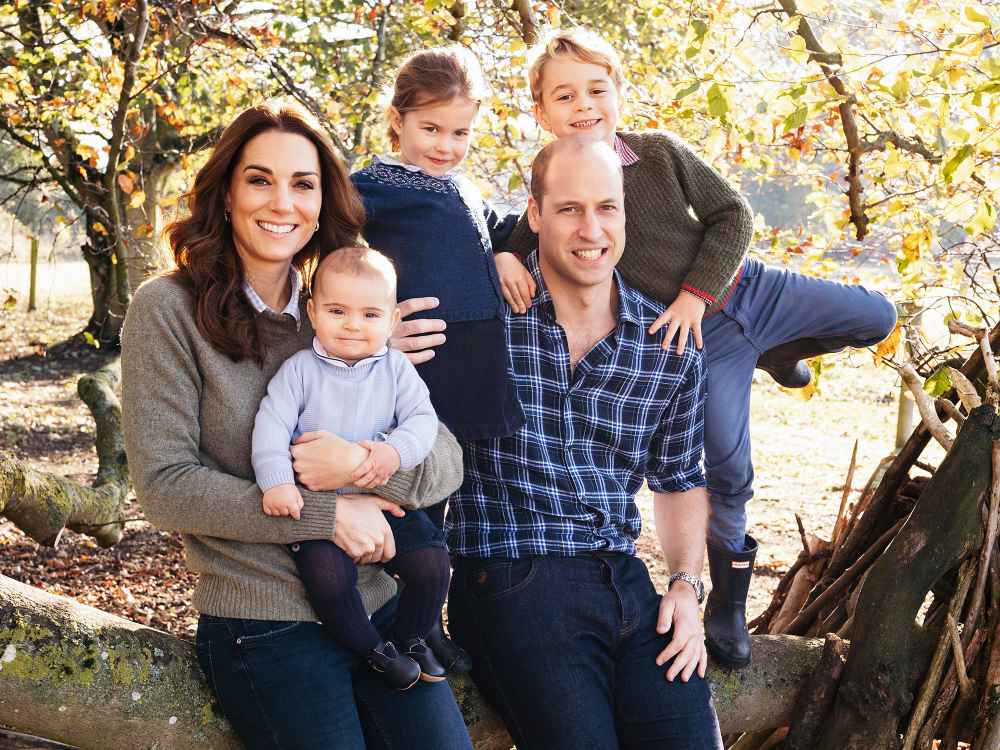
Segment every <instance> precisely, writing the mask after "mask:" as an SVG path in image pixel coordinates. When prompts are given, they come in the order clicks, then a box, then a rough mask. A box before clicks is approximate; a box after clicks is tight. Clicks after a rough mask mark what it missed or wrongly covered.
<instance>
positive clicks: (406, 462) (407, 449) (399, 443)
mask: <svg viewBox="0 0 1000 750" xmlns="http://www.w3.org/2000/svg"><path fill="white" fill-rule="evenodd" d="M385 442H387V443H388V444H389V445H391V446H392V447H393V448H395V449H396V453H398V454H399V468H400V470H401V471H406V470H407V469H412V468H413V467H414V466H416V465H417V464H418V463H420V456H419V455H418V454H417V446H416V445H414V441H413V440H410V439H407V437H406V436H403V435H400V434H399V432H398V431H397V432H394V433H392V434H391V435H389V438H388V439H387V440H386V441H385Z"/></svg>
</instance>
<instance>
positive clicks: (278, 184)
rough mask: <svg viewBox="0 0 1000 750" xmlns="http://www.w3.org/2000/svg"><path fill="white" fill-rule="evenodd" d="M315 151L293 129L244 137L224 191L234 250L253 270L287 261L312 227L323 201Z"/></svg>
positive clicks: (306, 237)
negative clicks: (245, 139) (227, 185)
mask: <svg viewBox="0 0 1000 750" xmlns="http://www.w3.org/2000/svg"><path fill="white" fill-rule="evenodd" d="M320 170H321V167H320V161H319V154H318V152H317V151H316V147H315V146H314V145H313V143H312V141H310V140H309V139H308V138H306V137H304V136H301V135H298V134H297V133H285V132H282V131H279V130H268V131H266V132H264V133H260V134H259V135H257V136H254V137H253V138H252V139H250V140H249V141H247V143H246V145H245V146H244V147H243V154H242V156H241V157H240V161H239V163H238V164H237V165H236V168H235V169H234V170H233V175H232V178H231V179H230V182H229V190H228V191H227V192H226V209H227V210H228V211H229V221H230V223H231V224H232V228H233V240H234V242H235V245H236V252H237V253H238V254H239V256H240V260H242V261H243V267H244V268H245V269H246V270H247V271H249V272H251V273H252V272H253V271H254V270H255V269H256V270H264V269H265V268H268V267H273V266H274V265H276V264H284V265H286V266H287V265H290V264H291V261H292V258H293V257H295V254H296V253H298V252H299V250H301V249H302V248H303V247H305V245H306V243H307V242H309V239H310V238H311V237H312V236H313V233H314V232H315V231H316V222H317V220H318V219H319V214H320V209H321V207H322V205H323V188H322V182H321V180H320Z"/></svg>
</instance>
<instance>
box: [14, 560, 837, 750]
mask: <svg viewBox="0 0 1000 750" xmlns="http://www.w3.org/2000/svg"><path fill="white" fill-rule="evenodd" d="M753 648H754V663H753V666H752V667H750V668H749V669H746V670H743V671H740V672H734V673H725V672H720V671H717V670H716V669H715V668H712V669H710V671H709V679H710V680H711V682H712V690H713V693H714V695H715V703H716V708H717V710H718V712H719V720H720V722H721V724H722V730H723V732H727V733H728V732H736V731H751V730H759V729H764V728H769V727H776V726H780V725H782V724H786V723H788V719H789V714H790V713H791V710H792V706H793V704H794V702H795V696H796V694H797V692H798V690H799V687H800V686H801V684H802V683H803V681H804V680H805V679H806V677H807V676H808V675H809V674H810V673H811V672H812V670H813V669H814V667H815V666H816V663H817V661H818V660H819V657H820V653H821V651H822V648H823V642H822V641H821V640H818V639H810V638H795V637H791V636H753ZM450 682H451V685H452V688H453V689H454V690H455V693H456V697H457V698H458V700H459V705H460V706H461V707H462V711H463V713H464V715H465V717H466V721H467V723H468V725H469V730H470V733H471V734H472V736H473V739H474V741H475V745H476V747H477V749H478V750H495V749H496V748H503V750H507V748H509V747H510V745H511V740H510V737H509V736H508V735H507V733H506V731H505V730H504V729H503V726H502V724H501V723H500V722H499V720H498V719H497V718H496V715H495V714H494V713H493V712H492V711H491V710H490V709H488V708H487V707H486V706H485V705H484V704H483V702H482V700H481V699H480V697H479V695H478V693H477V692H476V690H475V688H474V687H473V686H472V685H471V683H469V682H468V681H466V680H462V679H454V678H453V679H451V680H450ZM0 723H3V724H5V725H8V726H10V727H12V728H13V729H15V730H17V731H21V732H28V733H31V734H35V735H38V736H42V737H47V738H50V739H53V740H58V741H60V742H66V743H68V744H71V745H75V746H77V747H80V748H83V750H106V748H109V747H113V748H116V750H129V749H130V748H136V750H138V749H140V748H141V749H143V750H145V749H146V748H150V747H156V748H158V749H159V750H188V749H189V748H191V749H193V748H212V750H225V749H226V748H238V747H240V745H239V743H238V742H237V741H236V739H235V737H234V736H233V734H232V732H231V730H230V729H229V727H228V725H227V724H226V722H225V721H224V720H223V719H221V718H220V717H219V715H218V713H217V712H216V710H215V709H214V708H213V703H212V698H211V695H210V693H209V691H208V688H207V686H206V685H205V683H204V681H203V679H202V676H201V672H200V670H199V668H198V665H197V661H196V659H195V653H194V646H193V644H191V643H189V642H187V641H182V640H180V639H178V638H174V637H173V636H170V635H168V634H166V633H163V632H161V631H158V630H154V629H152V628H148V627H144V626H141V625H138V624H137V623H134V622H130V621H129V620H125V619H122V618H120V617H116V616H114V615H110V614H107V613H105V612H101V611H100V610H96V609H93V608H91V607H87V606H84V605H82V604H78V603H77V602H74V601H73V600H71V599H66V598H64V597H60V596H55V595H53V594H49V593H46V592H44V591H41V590H39V589H36V588H33V587H31V586H27V585H25V584H23V583H19V582H17V581H14V580H12V579H10V578H6V577H4V576H2V575H0Z"/></svg>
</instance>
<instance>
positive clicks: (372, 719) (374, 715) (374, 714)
mask: <svg viewBox="0 0 1000 750" xmlns="http://www.w3.org/2000/svg"><path fill="white" fill-rule="evenodd" d="M354 702H355V704H357V705H359V706H360V705H362V704H363V705H365V707H366V713H367V714H368V722H367V723H365V722H362V729H363V728H364V727H365V726H367V727H368V728H369V729H374V730H376V731H377V732H378V736H379V738H380V739H381V740H382V745H383V747H386V748H391V747H392V745H391V744H390V743H389V734H388V733H387V732H386V731H385V729H384V728H383V726H382V722H381V720H380V718H379V712H378V711H373V710H372V708H371V706H369V705H368V703H367V702H366V701H365V699H364V698H363V697H361V696H360V695H358V694H357V693H355V694H354ZM358 718H359V719H360V718H361V717H360V715H359V716H358ZM365 744H366V745H367V744H368V741H367V738H366V739H365Z"/></svg>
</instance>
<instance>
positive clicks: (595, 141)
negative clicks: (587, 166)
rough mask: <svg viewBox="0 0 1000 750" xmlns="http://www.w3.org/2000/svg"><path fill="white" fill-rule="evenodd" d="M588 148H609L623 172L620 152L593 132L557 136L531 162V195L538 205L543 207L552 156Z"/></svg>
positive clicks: (619, 171) (578, 151)
mask: <svg viewBox="0 0 1000 750" xmlns="http://www.w3.org/2000/svg"><path fill="white" fill-rule="evenodd" d="M588 149H597V150H599V151H601V150H605V149H606V150H607V152H608V154H609V155H610V156H611V158H612V160H613V161H614V163H615V165H616V166H617V167H618V174H619V175H621V174H622V163H621V159H620V158H619V157H618V154H617V153H616V152H615V150H614V149H613V148H611V146H609V145H608V144H607V143H606V142H605V141H603V140H601V139H600V138H598V137H597V136H595V135H592V134H589V133H587V134H583V133H581V134H580V135H570V136H566V137H565V138H557V139H556V140H554V141H552V142H551V143H549V144H547V145H546V146H545V148H543V149H542V150H541V151H539V152H538V153H537V154H536V155H535V160H534V161H533V162H531V197H532V198H534V200H535V203H537V204H538V207H539V208H541V207H542V198H543V196H544V195H545V177H546V174H547V173H548V171H549V163H550V162H551V161H552V158H553V157H554V156H555V155H556V154H558V153H561V152H563V151H567V152H570V153H580V152H583V151H586V150H588Z"/></svg>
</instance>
